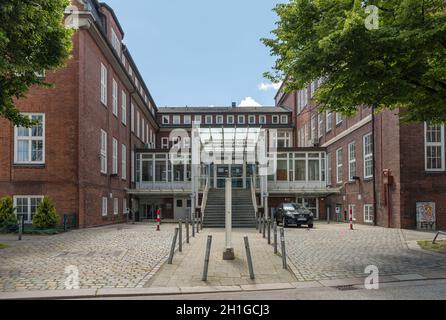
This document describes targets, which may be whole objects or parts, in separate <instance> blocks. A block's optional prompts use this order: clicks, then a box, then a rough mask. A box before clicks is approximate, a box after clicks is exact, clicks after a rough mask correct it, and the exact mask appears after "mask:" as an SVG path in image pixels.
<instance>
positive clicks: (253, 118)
mask: <svg viewBox="0 0 446 320" xmlns="http://www.w3.org/2000/svg"><path fill="white" fill-rule="evenodd" d="M248 123H249V124H255V123H256V116H249V117H248Z"/></svg>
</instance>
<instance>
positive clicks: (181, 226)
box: [178, 219, 183, 252]
mask: <svg viewBox="0 0 446 320" xmlns="http://www.w3.org/2000/svg"><path fill="white" fill-rule="evenodd" d="M178 228H179V233H178V234H179V238H180V240H179V241H178V251H179V252H183V220H181V219H180V221H179V222H178Z"/></svg>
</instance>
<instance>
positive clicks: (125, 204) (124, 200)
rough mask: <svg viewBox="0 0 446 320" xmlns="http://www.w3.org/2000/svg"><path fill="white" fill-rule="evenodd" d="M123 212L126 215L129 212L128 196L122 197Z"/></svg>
mask: <svg viewBox="0 0 446 320" xmlns="http://www.w3.org/2000/svg"><path fill="white" fill-rule="evenodd" d="M122 213H123V214H124V215H126V214H127V199H126V198H124V199H122Z"/></svg>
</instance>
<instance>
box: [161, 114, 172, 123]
mask: <svg viewBox="0 0 446 320" xmlns="http://www.w3.org/2000/svg"><path fill="white" fill-rule="evenodd" d="M161 123H162V124H170V116H168V115H163V116H162V118H161Z"/></svg>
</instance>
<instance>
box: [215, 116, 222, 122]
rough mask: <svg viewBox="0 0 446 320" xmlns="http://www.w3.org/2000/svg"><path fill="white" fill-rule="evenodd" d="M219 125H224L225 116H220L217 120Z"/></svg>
mask: <svg viewBox="0 0 446 320" xmlns="http://www.w3.org/2000/svg"><path fill="white" fill-rule="evenodd" d="M216 121H217V124H223V116H222V115H218V116H217V118H216Z"/></svg>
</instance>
